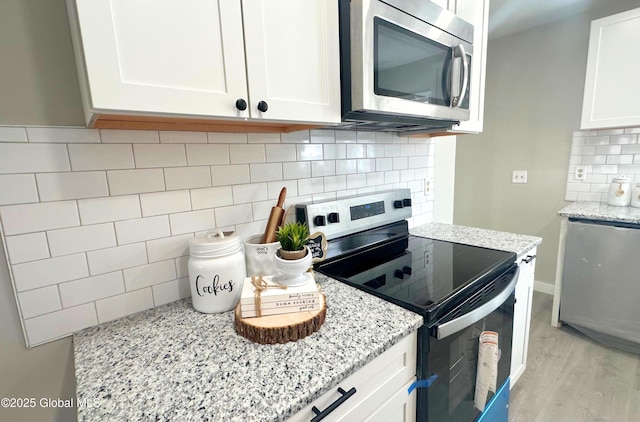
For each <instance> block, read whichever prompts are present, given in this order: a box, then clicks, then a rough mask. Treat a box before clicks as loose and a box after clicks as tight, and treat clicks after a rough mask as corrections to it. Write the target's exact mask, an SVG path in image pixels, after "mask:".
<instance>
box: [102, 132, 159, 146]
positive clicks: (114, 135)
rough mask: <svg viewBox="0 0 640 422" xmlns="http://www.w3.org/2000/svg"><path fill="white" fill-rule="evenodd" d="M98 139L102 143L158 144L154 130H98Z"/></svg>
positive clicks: (157, 137) (156, 133)
mask: <svg viewBox="0 0 640 422" xmlns="http://www.w3.org/2000/svg"><path fill="white" fill-rule="evenodd" d="M100 138H101V139H102V142H104V143H121V144H122V143H125V144H143V143H155V144H157V143H158V142H160V138H159V136H158V131H156V130H122V129H100Z"/></svg>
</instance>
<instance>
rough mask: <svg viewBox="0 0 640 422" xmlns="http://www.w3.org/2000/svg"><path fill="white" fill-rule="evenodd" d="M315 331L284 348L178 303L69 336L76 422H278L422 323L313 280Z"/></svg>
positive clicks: (228, 318)
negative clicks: (318, 297)
mask: <svg viewBox="0 0 640 422" xmlns="http://www.w3.org/2000/svg"><path fill="white" fill-rule="evenodd" d="M316 276H317V281H318V282H319V283H320V284H321V285H322V287H323V289H324V291H325V293H326V297H327V317H326V321H325V323H324V325H323V326H322V327H321V329H320V331H318V332H316V333H314V334H312V335H311V336H309V337H306V338H304V339H302V340H299V341H297V342H292V343H286V344H277V345H260V344H257V343H253V342H251V341H249V340H247V339H245V338H244V337H240V336H239V335H237V334H236V333H235V331H234V328H233V318H234V317H233V312H225V313H221V314H201V313H199V312H197V311H195V310H194V309H193V307H192V306H191V300H190V299H185V300H181V301H178V302H174V303H172V304H169V305H165V306H162V307H159V308H156V309H151V310H148V311H145V312H142V313H139V314H137V315H132V316H130V317H126V318H122V319H120V320H116V321H113V322H110V323H106V324H102V325H100V326H97V327H91V328H88V329H86V330H84V331H81V332H79V333H77V334H75V335H74V338H73V343H74V353H75V368H76V381H77V387H76V392H77V398H78V403H85V401H86V402H87V403H88V406H84V407H83V406H78V420H80V421H109V422H112V421H141V420H154V421H156V420H158V421H181V422H183V421H184V422H186V421H205V420H206V421H225V422H226V421H243V422H244V421H281V420H285V419H287V418H288V417H289V416H291V415H293V414H294V413H296V412H298V411H299V410H301V409H302V408H304V407H305V406H306V405H307V404H309V403H310V402H312V401H313V400H315V399H316V398H317V397H319V396H320V395H322V394H323V393H324V392H326V391H328V390H330V389H331V388H335V386H337V385H338V384H339V383H340V382H341V381H342V380H343V379H345V378H346V377H348V376H349V375H351V374H352V373H353V372H355V371H356V370H358V369H359V368H361V367H362V366H364V365H366V364H367V363H368V362H370V361H371V360H373V359H374V358H375V357H377V356H378V355H380V354H381V353H383V352H384V351H385V350H387V349H388V348H389V347H391V346H392V345H394V344H395V343H397V342H398V341H399V340H401V339H402V338H404V337H405V336H407V335H408V334H409V333H411V332H413V331H414V330H416V329H417V328H418V327H420V326H421V325H422V323H423V320H422V317H421V316H419V315H418V314H415V313H413V312H410V311H407V310H404V309H402V308H400V307H398V306H396V305H393V304H391V303H389V302H385V301H383V300H381V299H378V298H377V297H375V296H372V295H369V294H367V293H364V292H362V291H360V290H356V289H354V288H352V287H349V286H347V285H345V284H343V283H340V282H338V281H335V280H333V279H328V278H326V277H325V276H323V275H321V274H316Z"/></svg>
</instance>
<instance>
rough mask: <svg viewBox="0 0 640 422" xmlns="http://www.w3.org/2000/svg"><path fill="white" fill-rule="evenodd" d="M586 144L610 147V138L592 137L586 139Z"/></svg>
mask: <svg viewBox="0 0 640 422" xmlns="http://www.w3.org/2000/svg"><path fill="white" fill-rule="evenodd" d="M584 144H585V145H587V146H589V145H609V136H591V137H589V138H585V139H584Z"/></svg>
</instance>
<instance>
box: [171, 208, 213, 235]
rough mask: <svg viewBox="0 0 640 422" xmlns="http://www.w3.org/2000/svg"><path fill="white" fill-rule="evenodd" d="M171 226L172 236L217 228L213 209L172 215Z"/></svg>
mask: <svg viewBox="0 0 640 422" xmlns="http://www.w3.org/2000/svg"><path fill="white" fill-rule="evenodd" d="M169 224H170V225H171V234H172V235H174V236H176V235H179V234H185V233H193V232H199V231H203V230H211V229H214V228H216V227H217V226H216V222H215V218H214V213H213V210H212V209H205V210H199V211H189V212H182V213H178V214H171V215H170V216H169Z"/></svg>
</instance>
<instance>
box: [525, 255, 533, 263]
mask: <svg viewBox="0 0 640 422" xmlns="http://www.w3.org/2000/svg"><path fill="white" fill-rule="evenodd" d="M534 259H536V256H535V255H527V257H526V258H522V262H524V263H525V264H528V263H530V262H531V261H533V260H534Z"/></svg>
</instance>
